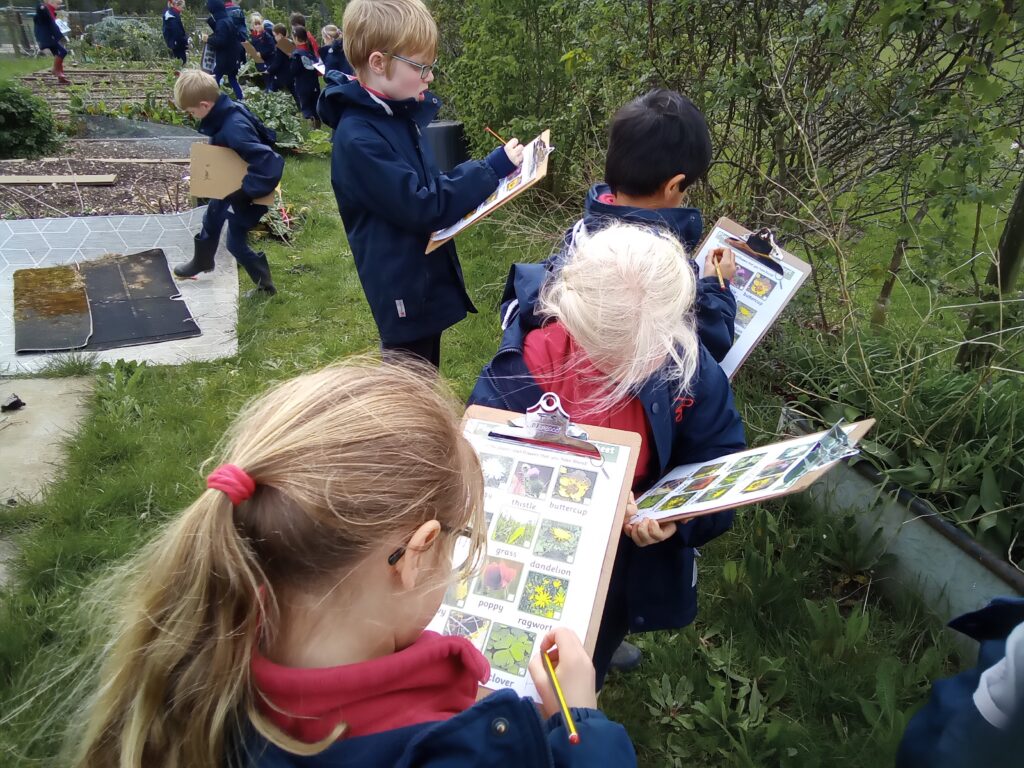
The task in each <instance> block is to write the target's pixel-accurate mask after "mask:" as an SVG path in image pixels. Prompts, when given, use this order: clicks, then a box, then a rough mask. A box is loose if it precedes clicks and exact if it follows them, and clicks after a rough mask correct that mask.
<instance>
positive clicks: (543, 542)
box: [533, 520, 583, 563]
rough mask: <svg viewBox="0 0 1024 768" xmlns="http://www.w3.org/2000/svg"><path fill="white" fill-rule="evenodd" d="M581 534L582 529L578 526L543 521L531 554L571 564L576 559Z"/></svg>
mask: <svg viewBox="0 0 1024 768" xmlns="http://www.w3.org/2000/svg"><path fill="white" fill-rule="evenodd" d="M582 533H583V529H582V528H580V527H579V526H578V525H569V524H568V523H561V522H558V521H555V520H545V521H544V522H543V523H542V524H541V526H540V536H538V537H537V546H535V547H534V549H533V554H535V555H537V556H538V557H546V558H547V559H549V560H558V561H560V562H563V563H571V562H572V561H573V560H574V559H575V558H576V547H578V546H579V543H580V535H581V534H582Z"/></svg>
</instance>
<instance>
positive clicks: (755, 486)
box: [742, 475, 782, 493]
mask: <svg viewBox="0 0 1024 768" xmlns="http://www.w3.org/2000/svg"><path fill="white" fill-rule="evenodd" d="M780 477H782V475H772V476H771V477H759V478H757V480H755V481H754V482H752V483H750V484H749V485H748V486H747V487H746V488H744V489H743V491H742V492H743V493H753V492H754V491H763V490H764V489H765V488H767V487H768V486H770V485H771V484H772V483H774V482H775V481H776V480H778V479H779V478H780Z"/></svg>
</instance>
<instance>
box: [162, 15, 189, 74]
mask: <svg viewBox="0 0 1024 768" xmlns="http://www.w3.org/2000/svg"><path fill="white" fill-rule="evenodd" d="M184 9H185V0H167V10H165V11H164V42H165V43H167V48H168V49H169V50H170V52H171V55H173V56H174V58H176V59H180V60H181V64H182V66H184V65H185V64H186V55H185V52H186V51H187V50H188V35H186V34H185V25H184V24H182V23H181V12H182V11H183V10H184Z"/></svg>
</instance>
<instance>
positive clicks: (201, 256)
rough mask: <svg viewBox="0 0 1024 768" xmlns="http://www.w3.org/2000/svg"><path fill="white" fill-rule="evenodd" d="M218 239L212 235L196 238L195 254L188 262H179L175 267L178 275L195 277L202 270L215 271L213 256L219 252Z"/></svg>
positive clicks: (175, 272)
mask: <svg viewBox="0 0 1024 768" xmlns="http://www.w3.org/2000/svg"><path fill="white" fill-rule="evenodd" d="M217 245H218V241H217V240H214V239H213V238H212V237H207V238H205V239H202V240H200V239H199V238H198V237H197V238H195V255H194V256H193V257H192V261H190V262H188V263H187V264H179V265H178V266H176V267H175V268H174V274H175V275H177V276H178V277H195V276H196V275H198V274H199V273H200V272H212V271H213V258H214V256H216V254H217Z"/></svg>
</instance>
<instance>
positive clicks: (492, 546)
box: [442, 405, 642, 695]
mask: <svg viewBox="0 0 1024 768" xmlns="http://www.w3.org/2000/svg"><path fill="white" fill-rule="evenodd" d="M522 416H523V414H517V413H513V412H511V411H504V410H500V409H496V408H488V407H484V406H477V405H471V406H470V407H469V408H467V409H466V413H465V416H464V417H463V430H464V431H466V434H467V437H468V439H470V440H471V442H472V441H477V442H479V443H480V444H481V445H485V446H487V445H490V444H491V443H492V442H493V443H494V445H495V452H496V453H497V452H501V453H503V454H512V455H514V456H518V455H520V454H521V455H522V456H524V457H526V458H527V459H529V460H532V461H536V462H538V463H539V462H541V460H540V459H535V458H533V457H534V456H537V455H543V456H545V457H546V456H547V453H548V452H550V456H551V461H552V463H553V464H554V465H555V466H556V467H557V466H561V465H559V464H558V462H559V458H560V457H561V458H562V460H563V461H564V462H570V461H575V462H577V463H580V462H582V459H580V457H579V456H578V455H576V456H573V457H572V458H569V456H570V454H568V453H566V452H565V451H564V450H563V449H560V448H558V447H555V446H553V447H550V448H546V447H544V446H539V445H536V444H534V445H531V446H529V447H526V448H517V446H516V445H510V444H509V443H507V442H498V441H496V440H494V439H493V438H492V437H490V436H488V435H483V434H481V433H479V432H473V433H470V432H469V431H468V429H469V427H470V425H471V423H480V422H485V423H491V424H493V425H497V426H499V427H504V426H506V425H508V424H510V423H511V421H512V420H513V419H521V418H522ZM578 427H579V428H580V429H582V430H584V431H585V432H586V439H587V441H589V442H592V443H597V444H603V445H604V446H605V447H609V446H610V447H616V446H617V447H618V450H621V449H623V448H628V449H629V454H628V456H627V457H626V459H625V461H624V463H623V464H621V465H619V466H618V467H616V468H615V470H614V472H615V475H614V476H615V477H618V476H619V473H621V474H622V478H623V480H622V484H621V487H620V488H619V489H618V494H617V496H616V497H615V514H614V516H613V518H612V519H611V522H610V525H608V523H607V521H606V519H605V520H602V519H600V518H599V517H597V516H594V517H593V518H591V519H592V521H593V522H592V523H591V526H592V527H593V529H594V534H593V535H594V537H596V536H597V535H598V533H599V532H600V531H601V530H603V527H604V526H606V525H608V527H607V531H608V538H607V543H606V544H605V547H604V551H603V552H602V553H601V554H600V555H599V556H597V555H595V556H594V557H592V558H591V559H590V560H589V561H585V559H584V558H583V557H578V558H577V560H576V562H575V563H573V565H572V569H574V570H572V573H573V574H574V575H573V576H566V577H565V578H566V580H567V581H568V580H569V579H572V578H578V576H576V575H575V574H577V573H579V571H578V570H575V569H582V568H586V569H587V572H588V573H592V571H591V569H594V570H595V571H596V572H597V573H598V576H597V579H596V585H597V586H596V597H595V599H594V603H593V606H592V608H591V612H590V618H589V622H588V623H587V626H586V628H585V631H583V632H581V635H582V636H581V639H582V641H583V645H584V647H585V648H586V649H587V652H588V653H590V654H591V655H593V652H594V648H595V645H596V643H597V633H598V629H599V627H600V624H601V616H602V615H603V613H604V604H605V599H606V597H607V593H608V584H609V580H610V579H611V571H612V566H613V564H614V562H615V554H616V552H617V551H618V546H619V541H620V540H621V538H622V526H623V520H624V517H625V512H626V502H627V501H628V499H629V493H630V488H631V485H632V482H633V476H634V474H635V472H636V464H637V459H638V457H639V454H640V444H641V440H642V438H641V436H640V435H638V434H635V433H633V432H624V431H621V430H616V429H607V428H603V427H590V426H586V425H578ZM474 447H475V448H476V445H474ZM538 452H539V453H538ZM616 455H618V454H616ZM517 461H520V459H518V458H514V459H513V463H515V462H517ZM590 466H593V467H595V469H596V468H598V467H600V466H602V465H590ZM595 474H596V472H595ZM512 479H513V478H512V477H511V476H510V477H509V478H508V481H509V482H511V480H512ZM557 479H558V478H557V476H556V477H555V478H554V480H555V482H554V483H552V484H551V485H550V487H549V489H548V493H547V496H548V498H547V502H548V503H549V504H551V505H554V504H556V497H555V495H554V489H555V487H556V486H557V485H558V483H557ZM613 487H614V486H613ZM604 498H605V499H606V500H608V499H610V498H611V497H610V496H605V497H604ZM495 503H499V502H498V501H496V502H495ZM501 503H502V504H507V500H506V501H504V502H501ZM538 506H540V505H538ZM563 506H566V505H564V504H563ZM486 507H487V502H486V501H485V509H486ZM505 508H506V507H505V506H502V507H500V509H501V510H504V509H505ZM606 508H607V504H605V505H602V506H600V507H597V506H592V507H591V508H590V511H591V512H597V511H599V510H603V509H606ZM487 511H488V512H493V516H494V518H495V520H494V527H495V531H496V530H497V523H498V520H497V518H498V516H499V510H487ZM554 512H555V513H556V514H557V509H556V510H554ZM552 513H553V511H552V507H550V506H549V507H541V509H540V511H538V512H537V513H536V515H537V517H538V518H539V519H541V520H543V519H544V518H545V516H546V515H551V514H552ZM580 514H581V515H583V514H585V513H580ZM574 519H575V518H574ZM580 519H581V522H580V523H579V526H580V528H581V530H582V529H583V526H585V525H586V521H585V518H583V517H581V518H580ZM598 526H601V528H598ZM538 527H540V523H538ZM542 533H543V532H542V531H541V530H538V531H537V532H536V533H535V535H536V542H535V543H534V544H533V546H532V548H531V549H529V550H528V551H527V554H524V555H522V557H523V561H524V566H523V571H522V573H523V575H524V576H525V574H526V572H527V570H530V569H533V568H535V567H536V566H535V564H534V563H535V562H536V561H537V560H538V559H542V558H543V557H544V555H543V554H540V555H538V554H535V553H536V550H537V548H538V546H539V545H540V540H541V538H542V536H541V534H542ZM490 536H491V533H490V532H489V534H488V537H489V538H488V552H489V554H491V553H492V552H494V551H495V550H498V553H497V554H496V555H495V556H497V557H503V556H504V555H502V554H501V551H500V550H501V548H502V546H503V545H501V544H500V543H495V542H494V541H492V540H491V538H490ZM579 551H581V552H582V548H581V549H580V550H579ZM587 551H589V552H593V550H587ZM597 569H599V570H597ZM524 581H525V579H524ZM518 589H519V590H521V591H523V592H525V586H524V584H522V583H521V584H520V585H519V587H518ZM569 589H570V594H571V586H570V587H569ZM481 601H482V599H481ZM515 604H516V603H513V605H515ZM443 609H444V608H443V606H442V610H443ZM449 610H452V609H449ZM467 610H468V609H467ZM514 613H515V611H514V610H513V611H511V612H510V615H512V614H514ZM508 620H509V621H510V622H511V621H513V620H514V619H513V618H509V619H508ZM543 621H547V622H548V623H550V624H551V625H552V626H554V625H557V624H559V623H560V622H559V621H558V620H550V619H545V620H543ZM492 622H493V619H492ZM573 628H574V629H576V631H577V632H580V630H581V627H579V626H575V627H573ZM537 632H538V635H539V636H538V638H537V642H538V643H539V640H540V636H542V635H540V630H539V629H538V630H537ZM527 678H528V675H527ZM501 687H505V686H504V685H502V684H501V683H495V684H494V686H493V687H486V686H481V694H482V695H486V694H487V693H490V692H492V691H493V690H498V689H499V688H501Z"/></svg>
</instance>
